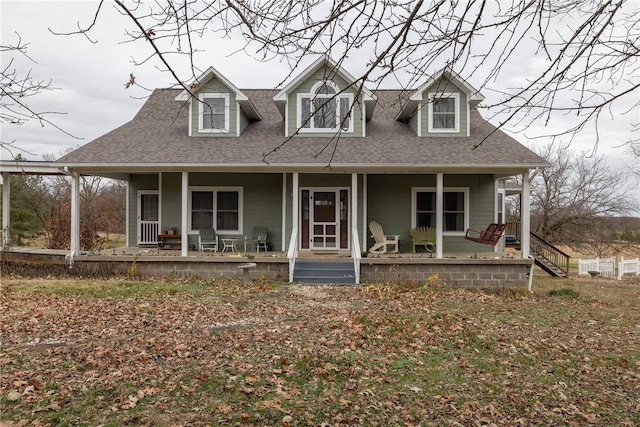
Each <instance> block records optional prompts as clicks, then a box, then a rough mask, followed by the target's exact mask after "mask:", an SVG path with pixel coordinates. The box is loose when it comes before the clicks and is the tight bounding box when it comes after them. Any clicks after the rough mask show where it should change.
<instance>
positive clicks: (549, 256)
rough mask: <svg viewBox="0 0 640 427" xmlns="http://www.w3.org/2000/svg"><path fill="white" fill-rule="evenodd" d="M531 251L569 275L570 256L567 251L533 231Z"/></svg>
mask: <svg viewBox="0 0 640 427" xmlns="http://www.w3.org/2000/svg"><path fill="white" fill-rule="evenodd" d="M530 244H531V246H530V248H531V253H532V254H535V256H539V257H540V258H544V259H545V260H546V261H549V262H550V263H551V264H553V265H554V267H556V268H557V269H558V270H560V271H562V272H563V273H564V274H565V276H566V277H569V258H571V257H570V256H569V255H567V254H566V253H564V252H562V251H561V250H560V249H558V248H556V247H555V246H553V245H552V244H551V243H549V242H547V241H546V240H544V239H543V238H542V237H540V236H538V235H537V234H536V233H534V232H533V231H532V232H531V243H530Z"/></svg>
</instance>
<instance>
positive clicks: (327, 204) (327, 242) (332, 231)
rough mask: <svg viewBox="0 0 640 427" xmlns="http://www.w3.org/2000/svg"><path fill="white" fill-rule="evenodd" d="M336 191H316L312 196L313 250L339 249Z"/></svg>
mask: <svg viewBox="0 0 640 427" xmlns="http://www.w3.org/2000/svg"><path fill="white" fill-rule="evenodd" d="M336 199H337V197H336V191H314V192H312V195H311V206H312V209H311V227H310V229H311V230H310V231H311V236H310V237H311V249H337V248H338V246H337V243H338V222H337V218H338V215H337V213H336V208H337V205H336Z"/></svg>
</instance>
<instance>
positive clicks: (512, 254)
mask: <svg viewBox="0 0 640 427" xmlns="http://www.w3.org/2000/svg"><path fill="white" fill-rule="evenodd" d="M7 252H13V253H22V254H34V255H36V254H37V255H58V256H66V255H67V254H68V253H69V250H68V249H45V248H36V247H26V246H11V247H9V248H8V250H7ZM78 255H83V256H104V257H109V256H119V257H123V256H124V257H127V256H130V257H142V256H144V257H147V256H148V257H157V258H158V259H162V258H167V259H168V260H171V259H172V258H174V257H180V256H181V252H180V250H167V249H164V250H158V249H156V248H144V247H120V248H111V249H102V250H100V251H82V253H81V254H78ZM187 256H188V257H193V258H202V257H205V258H208V259H212V260H213V259H220V260H222V259H230V260H232V259H234V258H236V259H238V258H239V259H247V258H250V259H256V260H266V259H272V260H274V261H275V260H277V259H283V260H286V259H287V253H286V252H280V251H269V252H259V253H256V252H244V251H239V252H199V251H188V252H187ZM298 258H304V259H330V260H336V259H351V253H350V252H349V251H328V252H323V251H300V252H299V253H298ZM521 258H522V254H521V252H520V251H516V250H514V249H512V248H507V250H506V251H505V252H493V251H484V252H480V251H478V252H445V253H443V256H442V258H441V259H457V260H462V259H485V260H489V259H521ZM391 259H402V260H405V259H406V260H409V259H415V260H424V261H426V260H431V261H429V262H433V261H435V260H437V258H436V256H435V254H433V253H411V252H402V253H395V254H381V255H378V254H375V255H371V254H367V255H366V256H364V257H363V258H362V262H372V261H373V262H375V261H374V260H381V261H382V260H391Z"/></svg>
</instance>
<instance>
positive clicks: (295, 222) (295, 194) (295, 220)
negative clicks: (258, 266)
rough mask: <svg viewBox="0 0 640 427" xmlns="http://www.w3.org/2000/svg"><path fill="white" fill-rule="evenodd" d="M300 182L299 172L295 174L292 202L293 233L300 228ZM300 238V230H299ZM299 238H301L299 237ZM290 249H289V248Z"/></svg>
mask: <svg viewBox="0 0 640 427" xmlns="http://www.w3.org/2000/svg"><path fill="white" fill-rule="evenodd" d="M298 186H299V182H298V172H294V173H293V190H292V191H293V201H292V202H291V204H292V206H291V232H293V230H294V229H296V228H298V222H299V221H298V213H299V212H298V210H299V208H300V206H298V205H299V202H298V193H299V192H300V191H299V188H298ZM298 236H300V230H298ZM298 238H299V237H298ZM287 249H288V248H287Z"/></svg>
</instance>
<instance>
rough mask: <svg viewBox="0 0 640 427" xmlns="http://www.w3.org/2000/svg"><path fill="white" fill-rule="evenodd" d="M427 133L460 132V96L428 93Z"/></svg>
mask: <svg viewBox="0 0 640 427" xmlns="http://www.w3.org/2000/svg"><path fill="white" fill-rule="evenodd" d="M428 97H429V108H428V111H429V132H436V133H437V132H459V131H460V95H459V94H457V93H448V94H445V93H436V94H434V93H430V94H428Z"/></svg>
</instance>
